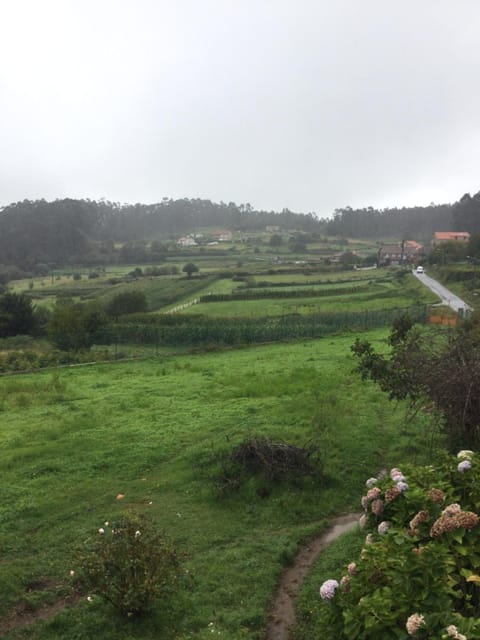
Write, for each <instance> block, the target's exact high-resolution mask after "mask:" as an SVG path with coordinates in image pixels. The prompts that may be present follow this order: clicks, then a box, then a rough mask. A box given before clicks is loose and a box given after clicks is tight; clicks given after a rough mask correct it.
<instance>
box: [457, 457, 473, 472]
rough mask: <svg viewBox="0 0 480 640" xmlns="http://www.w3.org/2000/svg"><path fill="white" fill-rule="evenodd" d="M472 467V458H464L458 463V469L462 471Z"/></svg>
mask: <svg viewBox="0 0 480 640" xmlns="http://www.w3.org/2000/svg"><path fill="white" fill-rule="evenodd" d="M471 468H472V463H471V462H470V460H462V462H459V463H458V465H457V469H458V471H460V473H465V471H468V470H469V469H471Z"/></svg>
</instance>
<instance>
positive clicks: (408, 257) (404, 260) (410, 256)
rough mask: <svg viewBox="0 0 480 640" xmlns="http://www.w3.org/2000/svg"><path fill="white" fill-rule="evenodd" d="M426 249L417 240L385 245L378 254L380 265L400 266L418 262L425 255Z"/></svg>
mask: <svg viewBox="0 0 480 640" xmlns="http://www.w3.org/2000/svg"><path fill="white" fill-rule="evenodd" d="M424 253H425V247H424V246H423V244H420V243H419V242H415V240H405V241H404V242H403V243H402V242H399V243H397V244H387V245H384V246H383V247H382V248H381V249H380V251H379V252H378V263H379V264H381V265H387V264H391V265H399V264H411V263H415V262H418V260H419V259H420V258H421V257H422V256H423V255H424Z"/></svg>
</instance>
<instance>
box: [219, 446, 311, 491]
mask: <svg viewBox="0 0 480 640" xmlns="http://www.w3.org/2000/svg"><path fill="white" fill-rule="evenodd" d="M321 475H322V465H321V461H320V457H319V454H318V447H313V446H310V447H297V446H294V445H292V444H288V443H284V442H272V441H271V440H269V439H268V438H264V437H258V438H255V437H253V438H250V439H248V440H246V441H244V442H242V443H240V444H239V445H237V446H236V447H235V448H234V449H233V451H232V452H231V453H230V454H229V455H228V456H227V457H226V458H225V459H224V461H223V464H222V472H221V473H220V474H219V475H218V476H217V477H215V478H214V481H215V484H216V486H217V488H218V489H220V490H221V491H222V493H225V492H228V491H231V490H236V489H239V488H240V486H241V485H242V484H244V483H245V482H246V481H248V480H249V479H250V478H252V477H255V478H260V479H261V480H263V481H267V482H270V483H272V482H273V483H275V482H279V481H281V480H284V479H299V478H302V477H305V476H317V477H319V476H321ZM268 492H269V491H268V489H267V488H266V487H265V486H262V487H259V488H258V489H257V493H258V494H259V495H267V494H268Z"/></svg>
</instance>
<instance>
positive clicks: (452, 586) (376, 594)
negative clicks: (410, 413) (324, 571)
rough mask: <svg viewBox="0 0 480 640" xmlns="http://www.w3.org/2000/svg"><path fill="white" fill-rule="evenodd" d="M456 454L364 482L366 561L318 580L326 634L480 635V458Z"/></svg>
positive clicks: (380, 637) (378, 639) (379, 638)
mask: <svg viewBox="0 0 480 640" xmlns="http://www.w3.org/2000/svg"><path fill="white" fill-rule="evenodd" d="M458 455H459V457H457V458H452V457H448V458H447V457H446V458H445V459H444V460H442V461H440V462H439V463H438V464H437V465H436V466H435V467H432V466H429V467H424V468H415V467H405V468H404V470H403V471H404V473H402V471H401V470H400V469H392V470H391V472H390V475H389V476H386V475H385V477H383V478H382V479H376V478H370V479H369V480H368V481H367V490H366V493H365V495H364V496H363V498H362V506H363V508H364V514H363V516H362V517H361V526H363V527H364V528H365V531H366V532H367V538H366V540H365V545H364V547H363V550H362V551H361V554H360V558H359V559H358V561H357V562H351V563H350V564H349V565H348V566H347V567H346V568H345V570H344V572H343V574H344V575H343V577H341V578H340V577H339V579H338V580H334V579H331V578H330V579H329V580H327V581H325V582H324V583H323V584H322V586H321V587H320V596H321V598H322V600H323V601H324V604H323V606H322V607H321V609H320V617H319V620H317V624H318V628H321V629H322V630H324V633H323V635H322V636H321V637H322V638H325V640H328V639H332V640H333V638H335V639H347V638H348V639H351V638H355V639H359V640H366V639H368V640H384V639H385V638H407V637H409V636H414V637H415V638H419V639H420V638H429V639H438V640H440V638H447V637H456V638H462V637H466V638H478V637H480V589H479V584H480V576H479V575H478V574H479V573H480V538H479V536H478V531H479V529H480V525H479V517H478V515H477V514H476V513H475V510H478V508H479V505H480V485H479V482H478V481H479V479H480V456H479V455H478V454H473V453H472V452H469V451H466V452H460V453H459V454H458ZM449 629H450V631H451V633H450V632H449V631H448V630H449ZM454 633H456V634H457V635H452V634H454ZM462 634H465V636H462ZM318 637H320V636H318Z"/></svg>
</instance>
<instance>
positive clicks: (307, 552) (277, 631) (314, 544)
mask: <svg viewBox="0 0 480 640" xmlns="http://www.w3.org/2000/svg"><path fill="white" fill-rule="evenodd" d="M359 517H360V513H348V514H347V515H344V516H340V517H339V518H335V520H333V521H332V523H331V525H330V527H329V529H327V531H325V532H324V533H322V534H321V535H319V536H318V537H316V538H314V539H313V540H310V542H309V543H308V544H307V545H306V546H305V547H303V548H302V549H301V550H300V551H299V552H298V554H297V555H296V557H295V560H294V562H293V565H292V566H291V567H288V568H287V569H285V571H284V572H283V575H282V577H281V578H280V582H279V584H278V587H277V590H276V593H275V596H274V600H273V604H272V608H271V610H270V615H269V623H268V626H267V633H266V636H265V640H288V637H289V633H290V630H291V628H292V627H293V626H294V625H295V600H296V598H297V596H298V594H299V593H300V588H301V586H302V583H303V581H304V579H305V577H306V575H307V574H308V572H309V570H310V568H311V566H312V565H313V563H314V562H315V560H316V559H317V557H318V555H319V554H320V553H321V552H322V551H323V550H324V549H325V547H327V546H328V545H329V544H330V543H331V542H333V541H334V540H336V539H337V538H338V537H340V536H341V535H342V534H343V533H346V532H347V531H349V530H350V529H353V527H354V526H355V525H356V524H357V523H358V519H359Z"/></svg>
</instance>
